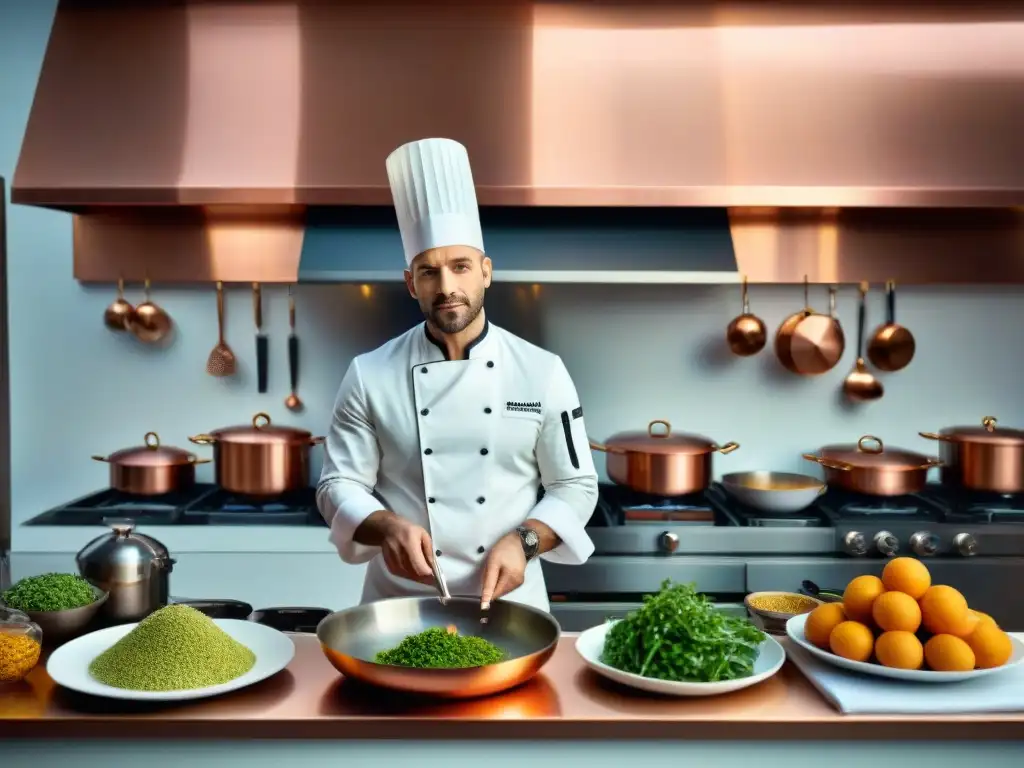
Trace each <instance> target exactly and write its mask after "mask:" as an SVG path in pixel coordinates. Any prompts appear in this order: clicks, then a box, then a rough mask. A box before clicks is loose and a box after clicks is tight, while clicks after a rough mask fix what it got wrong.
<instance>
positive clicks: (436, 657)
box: [374, 627, 508, 669]
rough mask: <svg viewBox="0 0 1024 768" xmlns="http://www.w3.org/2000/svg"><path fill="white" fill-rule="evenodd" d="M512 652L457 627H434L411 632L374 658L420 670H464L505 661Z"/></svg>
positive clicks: (382, 662) (379, 661) (393, 664)
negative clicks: (467, 633)
mask: <svg viewBox="0 0 1024 768" xmlns="http://www.w3.org/2000/svg"><path fill="white" fill-rule="evenodd" d="M507 658H508V654H507V653H506V652H505V651H503V650H502V649H501V648H499V647H498V646H496V645H494V644H493V643H490V642H488V641H487V640H484V639H483V638H482V637H473V636H471V635H466V636H463V635H459V634H458V633H457V632H456V631H455V627H447V628H442V627H431V628H430V629H428V630H425V631H423V632H420V633H419V634H417V635H409V636H408V637H407V638H405V639H404V640H403V641H402V642H400V643H399V644H398V645H396V646H395V647H394V648H392V649H391V650H388V651H381V652H380V653H378V654H377V656H376V658H375V659H374V661H376V662H377V663H378V664H390V665H392V666H396V667H416V668H418V669H464V668H467V667H483V666H486V665H488V664H497V663H498V662H501V661H505V659H507Z"/></svg>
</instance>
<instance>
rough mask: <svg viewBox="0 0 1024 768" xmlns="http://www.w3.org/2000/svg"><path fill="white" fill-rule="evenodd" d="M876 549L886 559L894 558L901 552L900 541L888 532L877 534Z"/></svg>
mask: <svg viewBox="0 0 1024 768" xmlns="http://www.w3.org/2000/svg"><path fill="white" fill-rule="evenodd" d="M875 548H876V549H878V551H879V552H880V553H881V554H883V555H885V556H886V557H892V556H893V555H895V554H896V553H897V552H899V551H900V540H899V539H897V538H896V537H895V536H893V535H892V534H891V533H889V532H888V531H879V532H878V533H876V534H875Z"/></svg>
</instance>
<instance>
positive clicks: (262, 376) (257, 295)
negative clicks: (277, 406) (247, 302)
mask: <svg viewBox="0 0 1024 768" xmlns="http://www.w3.org/2000/svg"><path fill="white" fill-rule="evenodd" d="M252 310H253V314H254V315H255V316H256V389H257V390H258V391H259V392H260V394H264V393H265V392H266V391H267V337H266V335H265V334H264V333H263V295H262V292H261V291H260V284H259V283H253V284H252Z"/></svg>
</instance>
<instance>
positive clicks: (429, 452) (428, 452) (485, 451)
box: [423, 448, 490, 456]
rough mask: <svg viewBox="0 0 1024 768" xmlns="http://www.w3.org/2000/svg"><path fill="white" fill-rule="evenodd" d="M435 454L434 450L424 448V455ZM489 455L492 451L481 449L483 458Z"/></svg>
mask: <svg viewBox="0 0 1024 768" xmlns="http://www.w3.org/2000/svg"><path fill="white" fill-rule="evenodd" d="M433 452H434V449H433V448H424V449H423V455H424V456H430V455H431V454H432V453H433ZM488 453H490V451H488V450H487V449H486V448H481V449H480V455H481V456H486V455H487V454H488Z"/></svg>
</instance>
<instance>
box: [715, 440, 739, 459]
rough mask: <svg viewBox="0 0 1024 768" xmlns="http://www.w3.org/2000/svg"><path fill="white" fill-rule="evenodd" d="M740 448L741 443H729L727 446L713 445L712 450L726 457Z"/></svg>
mask: <svg viewBox="0 0 1024 768" xmlns="http://www.w3.org/2000/svg"><path fill="white" fill-rule="evenodd" d="M739 447H740V444H739V443H734V442H728V443H726V444H725V445H713V446H711V449H712V450H713V451H718V452H719V453H720V454H722V455H723V456H725V455H726V454H727V453H732V452H733V451H735V450H736V449H737V448H739Z"/></svg>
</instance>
